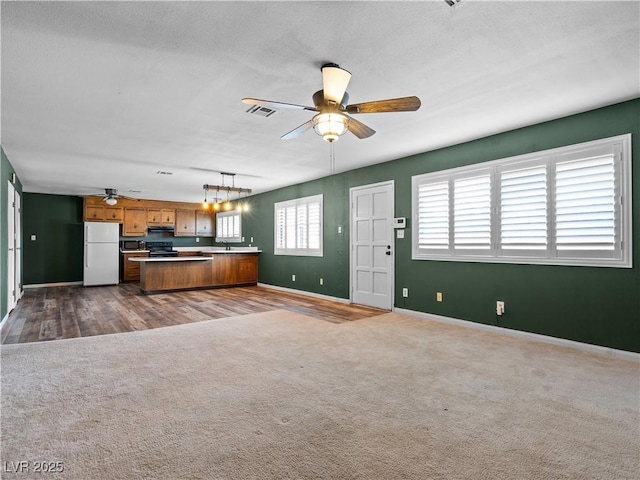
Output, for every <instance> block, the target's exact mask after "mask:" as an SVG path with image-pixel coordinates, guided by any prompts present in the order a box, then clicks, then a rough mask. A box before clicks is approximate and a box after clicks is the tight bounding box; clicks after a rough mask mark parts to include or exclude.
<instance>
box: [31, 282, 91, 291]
mask: <svg viewBox="0 0 640 480" xmlns="http://www.w3.org/2000/svg"><path fill="white" fill-rule="evenodd" d="M74 285H82V282H57V283H32V284H31V285H23V286H22V288H24V289H27V288H42V287H70V286H74Z"/></svg>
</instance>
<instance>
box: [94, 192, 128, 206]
mask: <svg viewBox="0 0 640 480" xmlns="http://www.w3.org/2000/svg"><path fill="white" fill-rule="evenodd" d="M93 196H94V197H102V201H103V202H105V203H106V204H107V205H115V204H116V203H118V198H123V197H122V195H118V190H116V189H115V188H105V189H104V195H102V194H96V195H93Z"/></svg>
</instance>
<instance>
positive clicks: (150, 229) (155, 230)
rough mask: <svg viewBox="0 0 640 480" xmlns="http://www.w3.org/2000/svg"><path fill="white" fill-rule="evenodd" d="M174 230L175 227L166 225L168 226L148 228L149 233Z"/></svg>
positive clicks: (171, 231)
mask: <svg viewBox="0 0 640 480" xmlns="http://www.w3.org/2000/svg"><path fill="white" fill-rule="evenodd" d="M173 231H174V228H173V227H172V226H166V227H161V226H157V227H149V228H147V232H149V233H162V232H167V233H173Z"/></svg>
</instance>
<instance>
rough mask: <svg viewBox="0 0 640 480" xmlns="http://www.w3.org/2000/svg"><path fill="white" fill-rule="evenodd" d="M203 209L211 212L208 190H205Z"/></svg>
mask: <svg viewBox="0 0 640 480" xmlns="http://www.w3.org/2000/svg"><path fill="white" fill-rule="evenodd" d="M202 208H203V209H205V210H209V202H207V189H206V188H205V189H204V202H202Z"/></svg>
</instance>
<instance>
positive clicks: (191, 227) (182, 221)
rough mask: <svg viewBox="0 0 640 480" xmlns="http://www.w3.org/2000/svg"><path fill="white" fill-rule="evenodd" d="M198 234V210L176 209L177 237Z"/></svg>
mask: <svg viewBox="0 0 640 480" xmlns="http://www.w3.org/2000/svg"><path fill="white" fill-rule="evenodd" d="M195 234H196V211H195V210H180V209H178V210H176V226H175V231H174V233H173V235H174V236H176V237H193V236H195Z"/></svg>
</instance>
